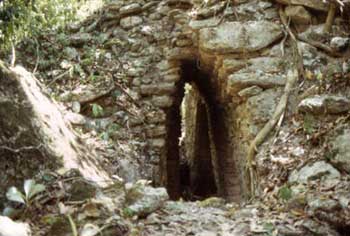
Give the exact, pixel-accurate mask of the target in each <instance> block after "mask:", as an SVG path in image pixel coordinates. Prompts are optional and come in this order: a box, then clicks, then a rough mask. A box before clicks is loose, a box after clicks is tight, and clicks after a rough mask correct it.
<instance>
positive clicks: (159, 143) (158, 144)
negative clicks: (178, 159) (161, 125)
mask: <svg viewBox="0 0 350 236" xmlns="http://www.w3.org/2000/svg"><path fill="white" fill-rule="evenodd" d="M149 144H150V146H151V147H153V148H163V147H164V146H165V140H164V139H163V138H156V139H151V140H149Z"/></svg>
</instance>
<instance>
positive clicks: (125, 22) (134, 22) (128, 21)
mask: <svg viewBox="0 0 350 236" xmlns="http://www.w3.org/2000/svg"><path fill="white" fill-rule="evenodd" d="M142 22H143V20H142V18H141V17H139V16H128V17H125V18H123V19H121V20H120V26H121V27H122V28H123V29H125V30H128V29H131V28H133V27H135V26H138V25H140V24H142Z"/></svg>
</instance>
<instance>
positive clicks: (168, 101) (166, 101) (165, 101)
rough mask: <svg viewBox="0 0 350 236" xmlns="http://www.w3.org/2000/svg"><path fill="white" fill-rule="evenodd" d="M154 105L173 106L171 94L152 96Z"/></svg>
mask: <svg viewBox="0 0 350 236" xmlns="http://www.w3.org/2000/svg"><path fill="white" fill-rule="evenodd" d="M152 103H153V105H155V106H157V107H161V108H166V107H171V106H172V105H173V99H172V97H170V96H166V95H164V96H154V97H153V98H152Z"/></svg>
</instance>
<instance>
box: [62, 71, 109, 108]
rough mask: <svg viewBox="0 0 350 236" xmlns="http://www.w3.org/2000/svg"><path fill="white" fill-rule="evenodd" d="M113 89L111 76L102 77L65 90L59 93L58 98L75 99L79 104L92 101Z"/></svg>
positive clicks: (69, 100)
mask: <svg viewBox="0 0 350 236" xmlns="http://www.w3.org/2000/svg"><path fill="white" fill-rule="evenodd" d="M113 90H114V82H113V79H111V78H108V77H106V78H104V79H103V80H100V81H96V82H95V83H90V84H87V85H80V87H78V88H76V89H75V90H73V91H67V92H65V93H63V94H61V95H60V97H59V99H60V101H62V102H71V101H77V102H79V103H81V104H85V103H87V102H90V101H93V100H95V99H97V98H100V97H102V96H104V95H107V94H109V93H110V92H112V91H113Z"/></svg>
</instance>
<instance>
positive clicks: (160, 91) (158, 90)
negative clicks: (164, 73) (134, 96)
mask: <svg viewBox="0 0 350 236" xmlns="http://www.w3.org/2000/svg"><path fill="white" fill-rule="evenodd" d="M175 90H176V86H175V83H160V84H150V85H142V86H141V91H140V92H141V94H143V95H167V94H171V93H173V92H175Z"/></svg>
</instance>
